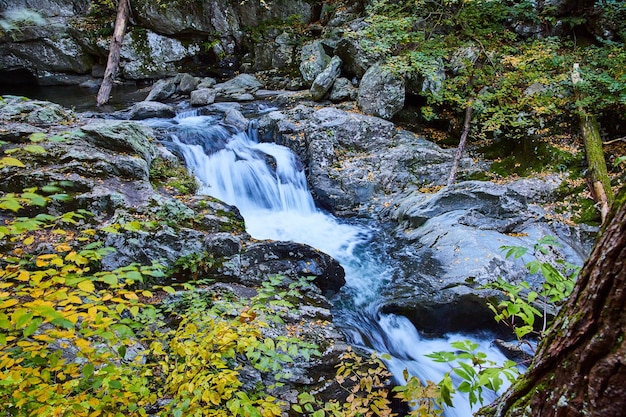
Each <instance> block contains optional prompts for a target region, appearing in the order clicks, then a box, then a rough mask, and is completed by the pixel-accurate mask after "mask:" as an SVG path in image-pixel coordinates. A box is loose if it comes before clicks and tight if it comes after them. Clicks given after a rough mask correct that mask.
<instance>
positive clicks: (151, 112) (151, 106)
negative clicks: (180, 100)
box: [128, 101, 176, 120]
mask: <svg viewBox="0 0 626 417" xmlns="http://www.w3.org/2000/svg"><path fill="white" fill-rule="evenodd" d="M174 116H176V111H175V110H174V108H173V107H172V106H169V105H167V104H165V103H159V102H157V101H140V102H139V103H135V104H133V106H132V107H131V108H130V112H129V113H128V118H129V119H131V120H144V119H149V118H152V117H162V118H169V117H174Z"/></svg>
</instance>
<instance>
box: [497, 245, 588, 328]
mask: <svg viewBox="0 0 626 417" xmlns="http://www.w3.org/2000/svg"><path fill="white" fill-rule="evenodd" d="M557 246H558V242H557V241H556V239H555V238H554V237H552V236H545V237H543V238H541V239H539V241H538V242H537V243H536V244H535V245H534V248H533V255H534V257H535V259H534V260H532V261H530V262H528V263H527V264H526V268H527V269H528V272H529V273H530V274H533V275H536V274H541V276H542V277H543V280H542V282H541V288H539V289H533V288H531V286H530V284H529V283H528V282H526V281H522V282H520V283H519V284H511V283H508V282H506V281H504V280H503V279H498V280H497V281H496V282H493V283H491V284H489V285H487V286H486V288H491V289H496V290H499V291H501V292H503V293H504V294H505V295H506V297H507V299H506V300H503V301H501V302H500V303H499V304H498V305H494V304H490V305H489V308H490V309H491V310H492V311H493V312H494V314H495V319H496V321H498V322H502V323H505V324H507V325H509V326H510V327H511V328H512V330H513V331H514V332H515V334H516V336H517V337H518V339H520V340H522V338H524V337H525V336H527V335H531V334H534V335H537V336H540V337H542V336H543V335H544V333H545V331H546V329H547V325H548V315H549V314H550V313H554V311H553V310H554V309H555V308H556V307H558V305H559V304H560V303H561V302H562V301H563V300H565V299H566V298H567V297H568V296H569V295H570V293H571V292H572V289H573V288H574V283H575V280H576V277H577V276H578V272H579V271H580V267H578V266H575V265H572V264H570V263H568V262H566V261H565V260H564V259H562V258H561V257H559V256H554V255H555V254H554V248H555V247H557ZM502 250H504V251H506V257H507V258H511V257H512V258H514V259H519V258H521V257H522V256H524V255H526V253H527V252H528V251H529V249H528V248H525V247H520V246H503V247H502ZM557 255H558V254H557ZM536 318H539V319H541V320H542V325H541V327H540V330H538V331H536V330H535V328H536V327H537V326H536V324H535V319H536ZM518 320H519V321H518ZM520 322H521V323H520Z"/></svg>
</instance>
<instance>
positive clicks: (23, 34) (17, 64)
mask: <svg viewBox="0 0 626 417" xmlns="http://www.w3.org/2000/svg"><path fill="white" fill-rule="evenodd" d="M131 10H132V19H131V25H130V27H129V28H128V31H127V35H126V37H125V39H124V48H123V50H122V61H121V65H120V75H121V76H122V77H123V78H124V79H127V80H141V79H155V78H162V77H165V76H169V75H173V74H175V73H177V72H181V71H183V70H185V71H189V70H190V69H193V70H195V71H196V72H199V73H202V72H208V71H211V72H213V73H215V72H217V73H220V72H221V73H223V74H224V75H229V74H232V73H233V72H234V71H236V70H238V69H239V66H240V64H241V59H242V57H244V55H245V54H246V52H247V51H248V50H250V49H254V46H251V43H250V42H249V38H250V37H251V34H253V33H254V35H255V37H256V38H255V39H256V40H257V41H258V40H259V39H258V37H259V36H261V37H264V36H266V35H267V33H269V32H272V33H271V34H269V36H270V38H271V40H270V41H271V42H273V41H276V39H277V38H279V37H280V39H279V41H280V42H282V44H284V45H283V48H282V50H281V54H280V55H281V56H280V57H278V58H274V57H271V56H270V57H269V59H268V57H266V56H263V57H261V60H260V61H259V60H257V59H256V58H255V59H248V61H249V62H248V63H249V66H251V67H252V68H253V69H268V68H269V67H270V66H275V65H283V66H284V65H291V63H292V61H293V59H292V55H293V53H294V51H295V49H294V45H293V42H292V41H291V38H290V37H289V36H287V35H284V34H283V32H282V31H281V30H278V31H276V30H274V31H266V30H265V29H264V27H266V26H269V25H270V24H271V25H273V26H276V25H277V23H276V22H286V21H289V22H291V24H292V25H299V24H306V23H308V22H310V21H311V20H312V19H314V17H315V16H314V10H313V6H311V5H310V4H308V3H306V2H304V1H287V0H279V1H274V2H271V4H268V5H267V6H265V5H262V4H260V3H259V2H257V1H247V2H244V3H242V2H239V1H234V0H220V1H211V2H187V1H182V0H171V1H164V2H156V1H152V0H137V1H132V2H131ZM0 13H1V19H2V30H0V36H1V37H0V74H2V75H4V79H5V82H8V80H11V82H12V83H13V82H24V83H37V84H39V85H63V84H79V83H81V82H84V81H87V80H89V79H90V78H91V77H92V76H93V77H100V76H101V75H102V73H103V70H104V68H103V65H104V63H105V62H106V56H107V53H108V45H109V36H108V35H109V33H108V32H109V31H110V27H111V26H112V21H113V19H114V18H115V12H114V11H112V12H110V13H107V12H102V11H100V12H97V11H96V10H95V8H94V7H93V6H92V5H91V2H89V1H88V0H46V1H44V2H41V1H34V0H16V1H10V2H9V1H6V0H4V1H2V2H0ZM96 14H98V15H97V16H96ZM103 15H104V17H103ZM279 26H280V25H278V26H277V27H279ZM266 32H267V33H266ZM281 36H282V37H281ZM262 43H264V44H265V43H266V42H262ZM279 49H280V48H279ZM258 55H259V56H260V55H261V54H258ZM279 58H280V59H279Z"/></svg>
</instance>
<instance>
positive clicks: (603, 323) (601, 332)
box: [477, 188, 626, 417]
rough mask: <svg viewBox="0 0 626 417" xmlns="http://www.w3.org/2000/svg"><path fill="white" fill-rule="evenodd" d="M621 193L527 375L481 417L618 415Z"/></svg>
mask: <svg viewBox="0 0 626 417" xmlns="http://www.w3.org/2000/svg"><path fill="white" fill-rule="evenodd" d="M625 306H626V188H623V189H622V191H621V192H620V194H619V195H618V197H617V199H616V203H615V205H614V211H613V215H612V216H611V215H610V216H609V218H608V219H607V223H606V226H605V229H604V231H603V232H602V234H601V236H600V239H599V240H598V242H597V243H596V246H595V248H594V250H593V251H592V253H591V255H590V257H589V260H588V261H587V263H586V264H585V266H584V268H583V270H582V271H581V274H580V277H579V278H578V281H577V283H576V287H575V289H574V292H573V293H572V295H571V297H570V298H569V299H568V301H567V302H566V304H565V305H564V306H563V307H562V309H561V311H560V312H559V314H558V316H557V318H556V319H555V321H554V323H553V325H552V326H551V328H550V330H549V332H548V336H547V337H546V339H544V340H543V341H542V342H541V344H540V346H539V349H538V351H537V354H536V356H535V359H534V361H533V363H532V365H531V367H530V368H529V370H528V372H527V373H526V374H525V375H524V376H522V377H521V378H520V380H519V381H518V382H516V383H515V384H514V385H513V386H512V387H511V388H510V389H509V390H508V391H507V392H506V393H505V394H504V395H503V396H502V397H500V398H499V399H498V400H497V401H496V402H495V403H494V404H492V405H490V406H488V407H485V408H483V409H482V410H480V411H479V413H478V414H477V415H478V416H497V417H504V416H507V417H513V416H542V417H548V416H558V417H574V416H577V417H578V416H594V417H616V416H623V415H624V413H625V410H626V342H625V340H624V332H625V330H626V308H625Z"/></svg>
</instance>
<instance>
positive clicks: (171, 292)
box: [163, 285, 176, 294]
mask: <svg viewBox="0 0 626 417" xmlns="http://www.w3.org/2000/svg"><path fill="white" fill-rule="evenodd" d="M163 291H165V292H166V293H168V294H175V293H176V290H175V289H174V288H172V287H170V286H168V285H166V286H165V287H163Z"/></svg>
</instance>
